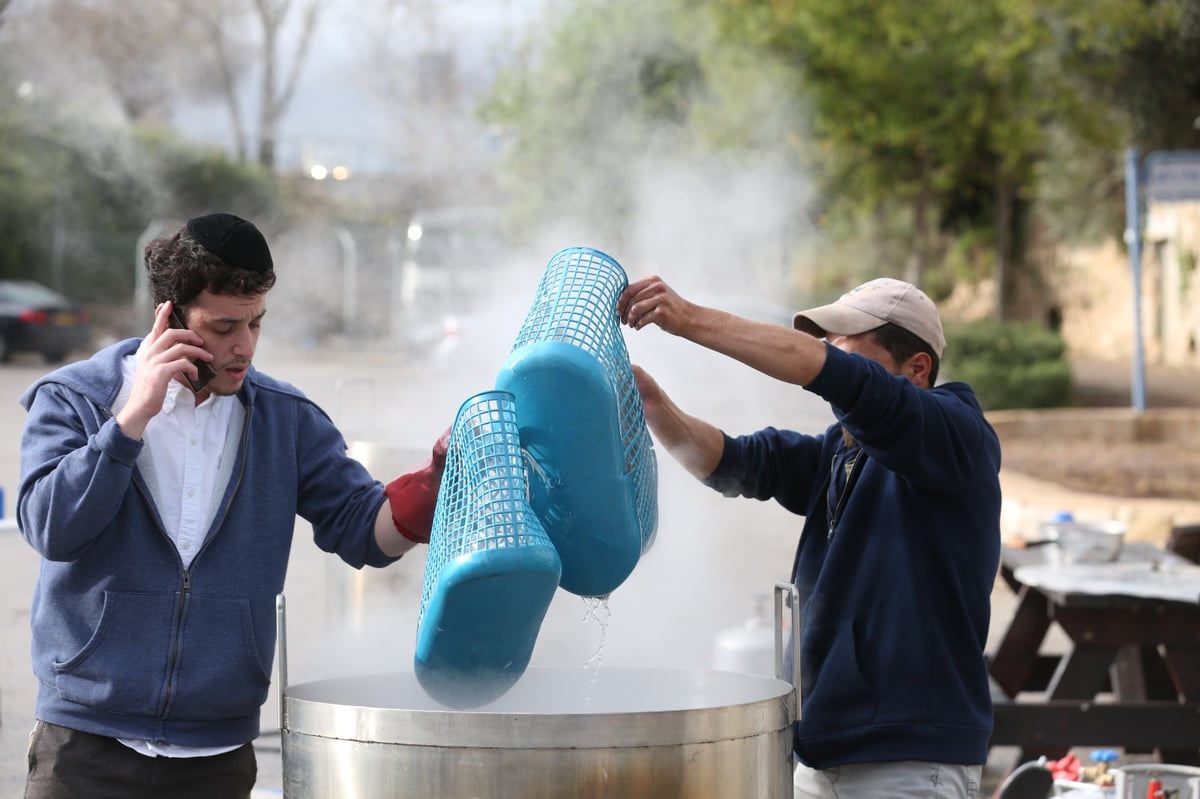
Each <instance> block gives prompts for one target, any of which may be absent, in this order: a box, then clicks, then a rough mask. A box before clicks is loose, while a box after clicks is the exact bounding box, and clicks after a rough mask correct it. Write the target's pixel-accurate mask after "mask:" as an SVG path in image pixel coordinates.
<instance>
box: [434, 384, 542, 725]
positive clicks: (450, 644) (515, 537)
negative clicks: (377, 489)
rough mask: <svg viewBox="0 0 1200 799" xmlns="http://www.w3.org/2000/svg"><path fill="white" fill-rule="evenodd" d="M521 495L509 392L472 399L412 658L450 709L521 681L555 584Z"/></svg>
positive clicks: (462, 412)
mask: <svg viewBox="0 0 1200 799" xmlns="http://www.w3.org/2000/svg"><path fill="white" fill-rule="evenodd" d="M527 488H528V481H527V479H526V468H525V463H524V456H523V454H522V451H521V445H520V438H519V434H518V431H517V416H516V407H515V405H514V402H513V396H512V394H510V393H507V392H504V391H487V392H483V393H481V394H477V395H475V396H473V397H471V398H470V399H468V400H467V401H466V402H464V403H463V405H462V407H461V408H460V409H459V412H458V415H457V417H456V419H455V422H454V426H453V428H452V430H451V433H450V446H449V449H448V451H447V455H446V468H445V472H444V473H443V476H442V487H441V491H440V492H439V494H438V504H437V510H436V511H435V512H434V517H433V530H432V533H431V535H430V539H429V552H428V554H427V556H426V563H425V582H424V585H423V587H422V592H421V607H420V612H419V615H418V617H417V649H416V656H415V658H414V670H415V671H416V675H417V679H418V681H419V682H420V683H421V686H422V687H423V688H424V689H425V691H426V692H427V693H428V694H429V695H430V696H431V697H433V698H434V699H436V700H437V701H439V702H441V703H442V704H444V705H447V706H449V707H454V708H466V707H477V706H479V705H483V704H486V703H488V702H491V701H493V700H495V699H497V698H499V697H500V696H501V695H503V694H504V692H505V691H507V690H508V689H509V688H511V687H512V685H513V684H514V683H515V682H516V681H517V680H518V679H520V677H521V675H522V674H523V673H524V671H525V667H526V666H528V665H529V658H530V656H531V655H532V653H533V647H534V644H535V643H536V642H537V635H538V631H539V630H540V628H541V624H542V620H543V619H544V618H545V615H546V610H547V609H548V608H549V606H550V601H551V600H552V599H553V598H554V592H555V590H556V589H557V587H558V582H559V578H560V576H561V563H560V560H559V556H558V553H557V552H556V551H555V548H554V545H553V544H552V543H551V541H550V539H549V537H548V536H547V535H546V532H545V530H544V529H543V527H542V524H541V522H540V521H539V520H538V518H537V516H536V515H535V514H534V513H533V511H532V510H531V508H530V506H529V502H528V491H527Z"/></svg>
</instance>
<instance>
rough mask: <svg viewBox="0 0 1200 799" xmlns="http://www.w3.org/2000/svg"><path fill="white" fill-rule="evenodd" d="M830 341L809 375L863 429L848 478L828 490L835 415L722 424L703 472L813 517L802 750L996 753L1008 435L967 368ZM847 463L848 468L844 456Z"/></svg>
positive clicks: (800, 558) (808, 531) (852, 429)
mask: <svg viewBox="0 0 1200 799" xmlns="http://www.w3.org/2000/svg"><path fill="white" fill-rule="evenodd" d="M827 351H828V354H827V359H826V362H825V366H824V367H823V368H822V370H821V372H820V374H819V375H818V376H817V377H816V379H814V380H813V381H812V383H810V384H809V385H808V386H805V388H806V389H807V390H808V391H811V392H813V393H815V394H817V395H819V396H821V397H822V398H824V399H825V400H827V401H828V402H829V403H830V404H831V406H832V407H833V411H834V415H835V417H836V418H837V419H838V422H839V423H840V426H844V428H845V429H846V430H847V431H848V432H849V433H850V434H851V435H852V436H854V438H855V439H857V441H858V442H859V443H860V444H861V452H860V454H859V457H858V458H857V459H856V460H854V463H853V466H852V468H851V469H850V470H849V472H850V474H849V475H848V477H843V478H841V479H839V478H835V479H837V484H835V485H834V487H833V490H832V491H831V490H830V478H831V467H832V465H833V463H834V460H835V458H838V457H839V455H840V454H841V450H842V449H843V444H842V435H841V427H840V426H839V424H834V425H831V426H830V427H829V428H828V429H827V430H826V431H825V432H824V434H822V435H816V436H813V435H802V434H800V433H797V432H792V431H787V430H777V429H775V428H770V427H769V428H766V429H763V430H760V431H758V432H757V433H753V434H751V435H746V436H741V437H736V438H735V437H731V436H728V435H726V436H725V451H724V454H723V456H722V458H721V462H720V464H719V465H718V466H717V469H716V470H715V471H714V472H713V474H712V475H711V476H710V477H709V478H708V479H707V480H706V481H705V482H706V484H708V485H710V486H711V487H713V488H715V489H717V490H719V491H721V492H722V493H723V494H725V495H727V496H745V497H752V498H754V499H759V500H767V499H774V500H776V501H777V502H779V504H781V505H782V506H783V507H785V508H787V509H788V510H790V511H792V512H793V513H796V514H799V515H802V516H804V517H805V522H804V529H803V532H802V533H801V536H800V542H799V544H798V546H797V549H796V559H795V562H794V564H793V568H792V581H793V582H794V583H795V584H796V588H797V590H798V592H799V597H800V603H801V619H802V622H801V623H802V631H801V638H800V650H801V655H800V657H801V663H800V666H801V668H800V672H801V686H800V693H801V709H802V710H801V718H800V720H799V721H798V722H797V724H796V728H795V751H796V755H797V757H798V758H799V759H800V760H801V761H802V762H804V763H805V764H807V765H809V766H811V767H814V768H829V767H833V766H838V765H844V764H849V763H866V762H891V761H897V760H922V761H932V762H941V763H960V764H968V765H973V764H980V763H984V762H986V760H987V750H988V741H989V739H990V737H991V730H992V706H991V696H990V691H989V688H988V673H987V663H986V661H985V658H984V647H985V644H986V641H987V633H988V623H989V617H990V614H991V609H990V596H991V589H992V585H993V584H994V582H995V578H996V571H997V568H998V567H999V558H1000V481H999V470H1000V444H999V441H998V439H997V437H996V434H995V431H994V430H993V429H992V427H991V425H989V424H988V422H987V420H986V419H985V418H984V416H983V413H982V411H981V410H980V407H979V404H978V401H977V400H976V398H975V394H974V392H973V391H972V390H971V388H970V387H969V386H968V385H966V384H965V383H961V382H950V383H945V384H943V385H940V386H937V387H936V388H933V389H930V390H924V389H920V388H918V387H917V386H915V385H913V384H912V383H911V382H910V381H909V380H907V379H906V378H903V377H897V376H895V375H892V374H890V373H889V372H888V371H887V370H886V369H884V367H883V366H881V365H880V364H878V363H875V362H874V361H871V360H869V359H867V358H864V357H862V356H860V355H853V354H847V353H844V352H841V351H840V350H838V349H836V348H834V347H832V346H828V347H827ZM837 468H838V470H839V471H840V472H841V474H842V475H845V470H844V469H843V459H839V461H838V467H837ZM843 480H844V482H845V483H846V486H845V487H844V486H842V485H840V484H841V483H842V482H843ZM831 494H832V496H833V502H832V503H831V502H830V500H829V497H830V495H831ZM831 504H834V505H837V504H840V506H841V507H840V510H837V512H836V513H835V512H834V509H833V508H831V507H830V505H831ZM834 519H836V521H835V523H834V524H832V526H831V520H834Z"/></svg>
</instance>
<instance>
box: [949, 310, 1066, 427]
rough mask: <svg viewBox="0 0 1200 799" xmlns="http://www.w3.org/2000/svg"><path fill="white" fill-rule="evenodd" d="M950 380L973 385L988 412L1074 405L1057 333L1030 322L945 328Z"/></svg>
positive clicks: (983, 323)
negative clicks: (1071, 401)
mask: <svg viewBox="0 0 1200 799" xmlns="http://www.w3.org/2000/svg"><path fill="white" fill-rule="evenodd" d="M943 368H944V370H945V376H946V378H948V379H951V380H962V381H965V382H967V383H970V384H971V386H972V387H973V388H974V389H975V393H976V395H977V396H978V397H979V401H980V403H981V404H982V405H983V407H984V409H985V410H1001V409H1004V408H1055V407H1060V406H1063V405H1067V404H1069V403H1070V400H1071V385H1072V380H1071V364H1070V362H1069V361H1068V360H1067V357H1066V344H1065V343H1064V341H1063V339H1062V336H1061V335H1059V334H1058V333H1056V332H1054V331H1051V330H1047V329H1045V328H1043V327H1040V326H1038V325H1035V324H1031V323H1027V322H995V321H980V322H969V323H961V322H960V323H954V324H947V325H946V358H945V361H944V367H943Z"/></svg>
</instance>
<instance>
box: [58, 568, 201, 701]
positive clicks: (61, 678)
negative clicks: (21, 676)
mask: <svg viewBox="0 0 1200 799" xmlns="http://www.w3.org/2000/svg"><path fill="white" fill-rule="evenodd" d="M177 602H178V599H177V596H176V595H175V594H139V593H125V592H121V591H106V592H105V593H104V606H103V608H102V609H101V611H100V622H99V623H98V624H97V625H96V629H95V630H94V631H93V632H92V635H91V638H89V639H88V641H87V643H86V644H84V645H83V648H82V649H80V650H79V651H78V652H77V653H76V654H75V655H74V656H73V657H71V658H68V659H67V660H64V661H61V662H57V663H55V664H54V672H55V687H56V688H57V689H58V693H59V696H61V697H62V698H63V699H65V700H67V701H68V702H74V703H76V704H79V705H84V706H86V707H91V708H95V709H97V710H104V711H107V712H109V713H119V714H122V715H136V716H151V715H155V714H156V713H157V712H158V707H159V702H160V699H161V697H162V694H163V688H164V685H165V681H166V668H167V662H168V656H169V654H170V641H171V630H172V629H173V622H174V614H175V612H176V606H177Z"/></svg>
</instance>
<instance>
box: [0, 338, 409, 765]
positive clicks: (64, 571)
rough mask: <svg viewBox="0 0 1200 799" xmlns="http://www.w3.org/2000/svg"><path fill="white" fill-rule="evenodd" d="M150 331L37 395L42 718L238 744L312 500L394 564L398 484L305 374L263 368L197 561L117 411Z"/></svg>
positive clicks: (33, 535)
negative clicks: (277, 376) (345, 428)
mask: <svg viewBox="0 0 1200 799" xmlns="http://www.w3.org/2000/svg"><path fill="white" fill-rule="evenodd" d="M138 344H139V342H138V340H136V339H130V340H127V341H123V342H120V343H118V344H115V345H113V346H111V347H108V348H106V349H104V350H101V351H100V352H98V353H96V354H95V355H94V356H92V357H91V358H90V359H88V360H86V361H81V362H78V363H75V364H71V365H68V366H65V367H63V368H61V369H58V370H56V371H54V372H52V373H51V374H49V375H47V376H45V377H44V378H42V379H41V380H39V381H37V382H36V383H35V384H34V385H33V386H31V387H30V388H29V389H28V390H27V391H26V392H25V394H24V395H23V396H22V397H21V404H22V405H23V406H24V407H25V409H26V410H27V411H28V412H29V416H28V420H27V422H26V426H25V431H24V434H23V436H22V439H21V478H20V486H19V493H18V499H17V521H18V524H19V526H20V529H21V534H22V535H23V536H24V537H25V539H26V540H27V541H28V542H29V543H30V545H32V546H33V548H34V549H36V550H37V551H38V553H39V554H40V555H41V556H42V559H43V560H42V568H41V573H40V575H39V577H38V581H37V586H36V588H35V591H34V597H33V606H32V619H31V624H32V628H33V668H34V673H35V674H36V675H37V679H38V682H39V691H38V699H37V708H36V716H37V718H39V719H41V720H44V721H48V722H51V723H54V724H59V725H62V726H65V727H71V728H73V729H76V730H82V731H84V732H89V733H94V734H97V735H105V736H111V737H116V738H140V739H146V740H151V741H156V742H161V743H172V744H180V745H184V746H227V745H228V746H232V745H238V744H243V743H245V742H247V741H250V740H252V739H253V738H255V737H256V736H257V735H258V732H259V709H260V707H261V705H262V704H263V702H265V701H266V698H267V690H268V687H269V685H270V680H271V675H270V669H271V663H272V657H273V654H274V647H275V597H276V595H277V594H279V593H280V592H281V591H282V590H283V583H284V576H285V574H286V573H287V562H288V555H289V553H290V550H291V542H292V532H293V529H294V528H295V523H296V516H297V514H299V515H300V516H302V517H304V518H305V519H307V520H308V521H310V522H312V525H313V532H314V538H315V540H316V543H317V545H318V546H319V547H320V548H321V549H324V550H326V551H328V552H336V553H337V554H338V555H339V556H341V558H342V559H343V560H345V561H346V562H347V563H349V564H350V565H351V566H354V567H361V566H363V565H369V566H385V565H387V564H388V563H391V562H393V561H394V560H395V558H389V557H387V556H386V555H384V554H383V552H382V551H380V549H379V547H378V545H377V544H376V542H375V536H374V525H375V518H376V515H377V514H378V512H379V508H380V507H381V506H382V504H383V502H384V493H383V486H382V484H380V483H379V482H377V481H375V480H374V479H373V478H372V477H371V476H370V475H369V474H368V473H367V471H366V469H365V468H364V467H363V466H362V465H361V464H360V463H358V462H357V461H355V460H353V459H352V458H350V457H348V456H347V455H346V444H345V442H344V440H343V438H342V436H341V434H340V433H339V432H338V431H337V429H336V428H335V427H334V425H333V423H332V422H331V421H330V419H329V418H328V417H327V416H326V415H325V414H324V413H323V412H322V411H321V409H320V408H318V407H317V406H316V405H314V404H313V403H312V402H311V401H309V400H308V399H307V398H305V396H304V395H303V394H302V393H301V392H300V391H299V390H297V389H296V388H294V387H292V386H289V385H287V384H286V383H282V382H279V381H277V380H273V379H271V378H269V377H267V376H266V375H264V374H262V373H260V372H258V371H256V370H254V369H251V370H250V371H249V372H248V374H247V376H246V379H245V382H244V384H243V388H242V390H241V392H239V394H238V399H239V400H240V401H241V402H242V403H243V405H244V406H245V411H246V416H245V427H244V430H243V433H242V438H241V442H240V444H239V446H238V449H237V460H236V462H235V464H234V468H233V473H232V475H231V477H230V480H229V485H228V487H227V488H226V490H225V495H224V497H223V498H222V499H221V502H220V504H219V506H218V508H217V513H216V516H215V518H214V520H213V523H212V527H211V528H210V529H209V531H208V533H207V535H206V536H205V539H204V543H203V544H202V545H201V548H200V551H199V552H198V553H197V555H196V557H195V559H194V560H193V561H192V564H191V566H190V568H188V569H186V570H185V569H184V568H183V562H182V561H181V560H180V558H179V554H178V552H177V551H176V549H175V545H174V543H172V541H171V540H170V539H169V538H168V537H167V534H166V532H165V531H164V529H163V524H162V521H161V519H160V518H159V514H158V511H157V509H156V508H155V506H154V502H153V500H152V499H151V494H150V491H149V489H148V488H147V485H146V482H145V480H144V479H143V477H142V475H141V474H140V473H139V472H138V469H137V468H136V460H137V457H138V455H139V453H140V452H141V449H142V442H140V441H137V440H134V439H131V438H129V437H128V436H126V435H125V434H123V433H122V432H121V430H120V428H119V427H118V426H117V424H116V421H115V420H114V419H113V414H112V412H111V411H110V408H111V406H112V403H113V402H114V400H115V399H116V397H117V394H118V392H119V391H120V388H121V359H122V358H123V357H124V356H126V355H128V354H131V353H133V352H135V351H136V350H137V347H138Z"/></svg>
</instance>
